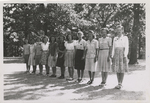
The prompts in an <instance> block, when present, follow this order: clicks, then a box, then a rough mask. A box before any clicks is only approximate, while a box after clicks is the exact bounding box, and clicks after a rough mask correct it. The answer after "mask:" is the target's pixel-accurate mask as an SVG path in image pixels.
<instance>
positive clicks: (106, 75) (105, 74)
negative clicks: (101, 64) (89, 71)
mask: <svg viewBox="0 0 150 103" xmlns="http://www.w3.org/2000/svg"><path fill="white" fill-rule="evenodd" d="M104 76H105V79H104V82H105V83H106V81H107V77H108V72H104Z"/></svg>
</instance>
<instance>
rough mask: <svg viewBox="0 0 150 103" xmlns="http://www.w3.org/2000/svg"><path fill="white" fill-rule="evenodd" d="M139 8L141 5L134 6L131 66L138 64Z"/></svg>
mask: <svg viewBox="0 0 150 103" xmlns="http://www.w3.org/2000/svg"><path fill="white" fill-rule="evenodd" d="M139 6H140V4H134V8H133V12H134V23H133V28H132V29H133V33H132V43H131V54H130V60H129V64H135V63H137V45H138V35H139Z"/></svg>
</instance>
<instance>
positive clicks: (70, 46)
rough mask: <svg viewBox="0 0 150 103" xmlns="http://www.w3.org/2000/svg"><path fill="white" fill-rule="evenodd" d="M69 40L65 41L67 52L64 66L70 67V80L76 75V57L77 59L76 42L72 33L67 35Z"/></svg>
mask: <svg viewBox="0 0 150 103" xmlns="http://www.w3.org/2000/svg"><path fill="white" fill-rule="evenodd" d="M66 39H67V41H66V42H65V47H66V53H65V62H64V66H65V67H68V72H69V77H70V78H68V79H67V80H68V81H73V80H74V78H73V75H74V61H75V60H74V59H75V42H74V41H73V40H72V35H71V34H68V35H67V37H66Z"/></svg>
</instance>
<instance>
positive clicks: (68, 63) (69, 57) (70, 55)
mask: <svg viewBox="0 0 150 103" xmlns="http://www.w3.org/2000/svg"><path fill="white" fill-rule="evenodd" d="M64 66H65V67H73V66H74V50H69V51H67V52H66V54H65V62H64Z"/></svg>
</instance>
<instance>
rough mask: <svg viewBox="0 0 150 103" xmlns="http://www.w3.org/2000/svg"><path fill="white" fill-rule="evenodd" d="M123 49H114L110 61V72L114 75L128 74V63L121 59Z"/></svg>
mask: <svg viewBox="0 0 150 103" xmlns="http://www.w3.org/2000/svg"><path fill="white" fill-rule="evenodd" d="M123 55H124V48H123V47H117V48H115V52H114V57H113V60H112V70H113V72H116V73H125V72H128V61H127V60H124V59H123V57H124V56H123Z"/></svg>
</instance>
